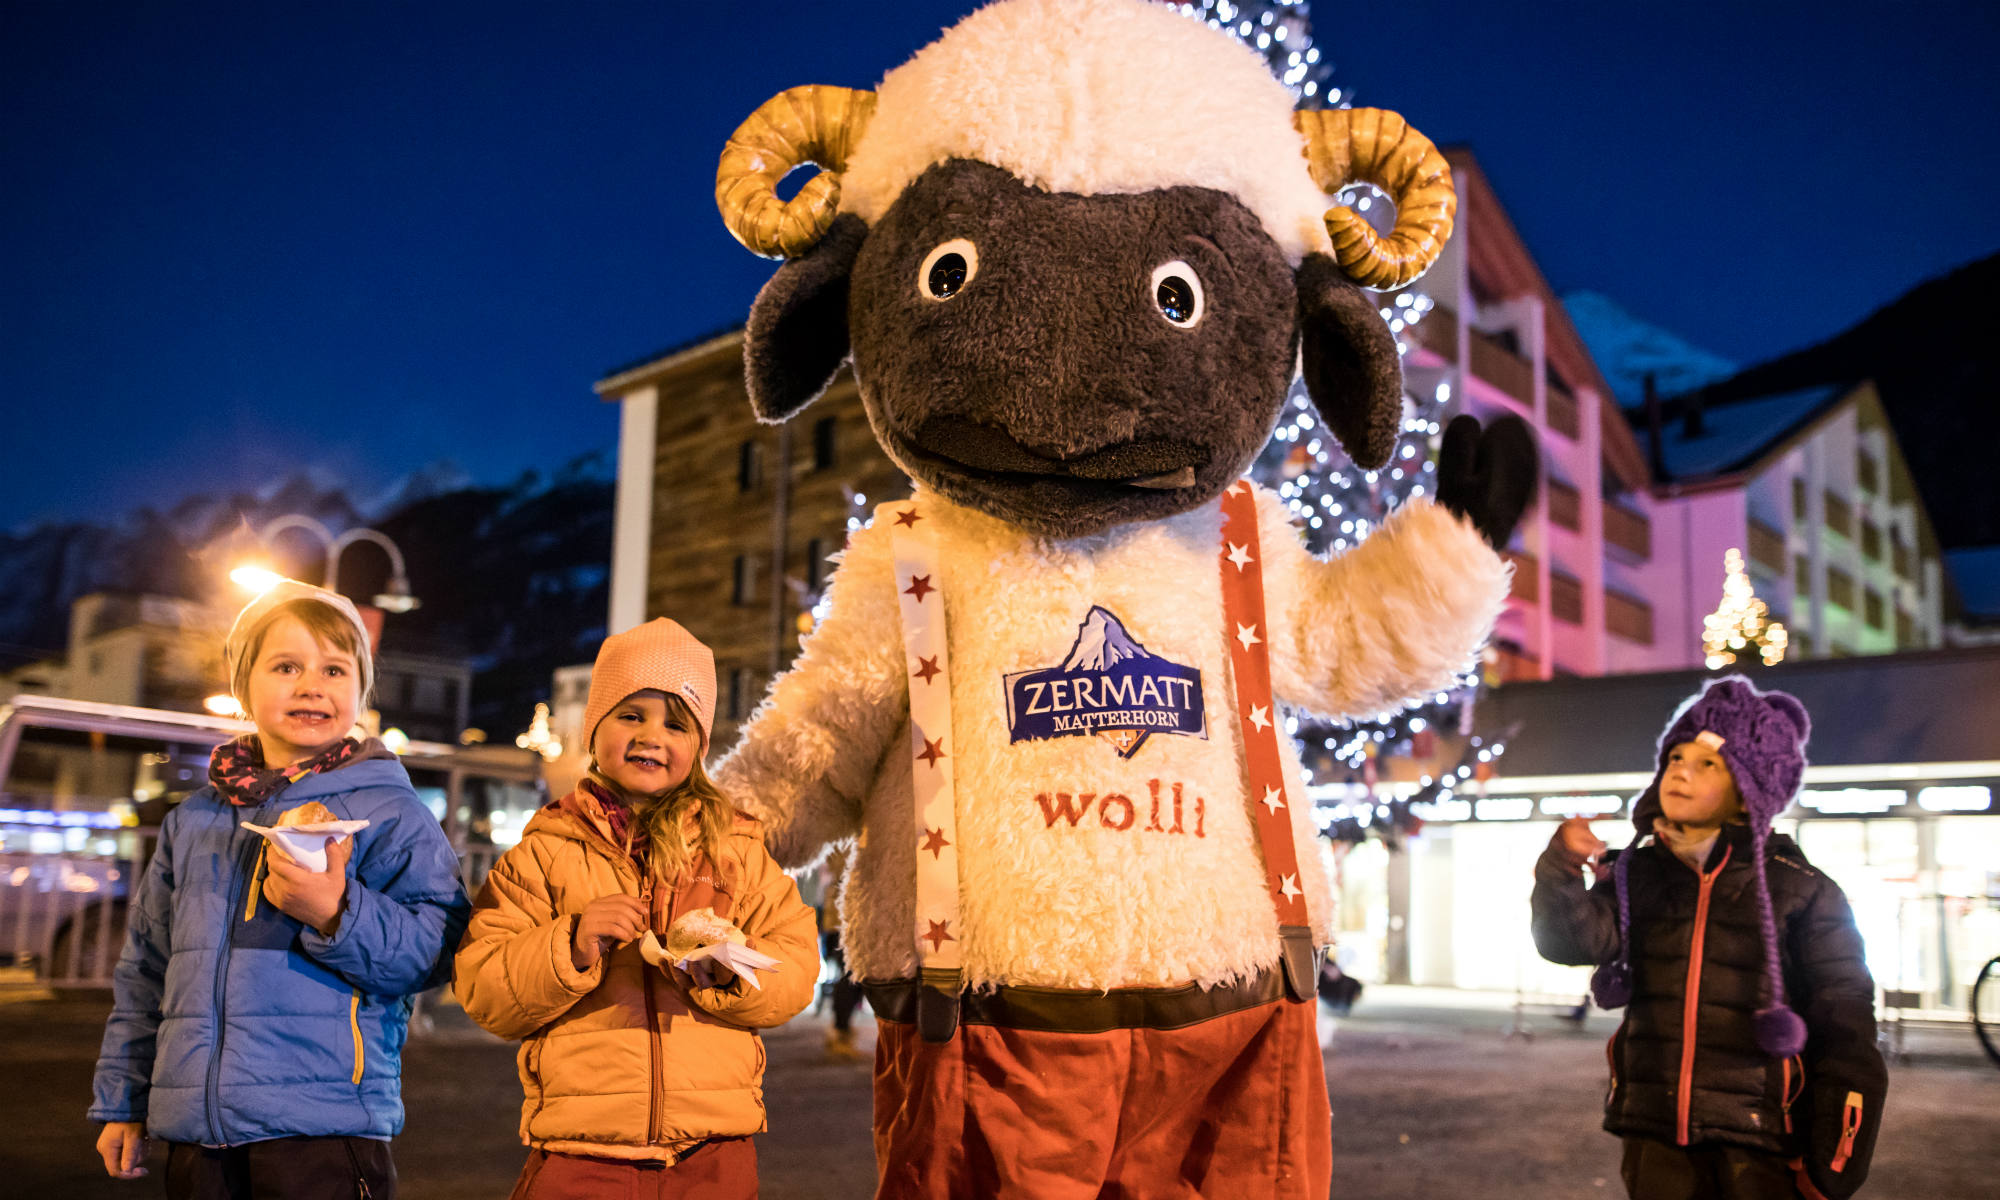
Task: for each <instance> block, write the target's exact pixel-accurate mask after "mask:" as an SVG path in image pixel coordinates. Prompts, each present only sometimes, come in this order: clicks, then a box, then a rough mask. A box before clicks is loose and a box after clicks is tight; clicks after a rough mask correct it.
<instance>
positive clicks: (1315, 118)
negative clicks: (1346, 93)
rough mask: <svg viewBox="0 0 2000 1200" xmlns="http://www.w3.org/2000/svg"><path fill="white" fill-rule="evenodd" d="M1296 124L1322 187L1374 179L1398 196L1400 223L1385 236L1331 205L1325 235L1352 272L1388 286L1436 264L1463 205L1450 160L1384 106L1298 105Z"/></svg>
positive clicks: (1364, 281)
mask: <svg viewBox="0 0 2000 1200" xmlns="http://www.w3.org/2000/svg"><path fill="white" fill-rule="evenodd" d="M1292 124H1293V126H1294V127H1296V128H1297V129H1298V131H1299V132H1300V133H1301V134H1303V135H1304V136H1305V140H1306V146H1305V155H1306V165H1307V169H1309V170H1310V171H1311V172H1312V178H1313V182H1314V183H1316V184H1318V185H1319V188H1320V190H1321V191H1323V192H1325V193H1327V194H1328V195H1330V196H1331V195H1336V194H1338V193H1339V192H1340V190H1341V189H1342V188H1346V187H1349V186H1351V185H1353V184H1356V183H1372V184H1374V185H1375V186H1376V187H1378V188H1381V189H1382V190H1383V191H1384V192H1387V193H1388V194H1389V198H1390V199H1391V200H1393V201H1394V202H1395V205H1396V227H1395V229H1393V230H1392V231H1390V233H1389V236H1388V237H1386V238H1385V237H1383V236H1381V235H1380V234H1378V233H1376V232H1375V230H1374V229H1373V228H1372V227H1371V226H1370V225H1369V224H1368V222H1367V221H1366V220H1364V219H1363V218H1362V217H1361V215H1360V214H1359V213H1356V212H1355V211H1354V210H1352V209H1350V208H1348V207H1346V206H1345V205H1341V206H1338V207H1335V208H1330V209H1328V210H1327V212H1326V232H1327V236H1329V237H1331V238H1332V239H1333V256H1334V259H1335V260H1336V261H1338V262H1339V263H1340V269H1341V270H1342V271H1343V272H1345V273H1346V275H1347V277H1348V278H1349V279H1352V280H1353V281H1354V282H1356V283H1358V284H1360V285H1361V286H1363V287H1369V288H1374V289H1376V290H1378V291H1388V290H1390V289H1392V288H1399V287H1405V286H1407V285H1409V284H1411V283H1414V282H1416V281H1417V279H1418V278H1419V277H1420V276H1422V275H1423V273H1424V272H1425V271H1428V270H1430V267H1431V264H1432V263H1434V262H1436V261H1437V256H1438V255H1439V254H1440V253H1442V252H1443V250H1444V244H1445V240H1446V239H1447V238H1449V237H1451V226H1452V220H1453V218H1454V217H1455V216H1456V215H1457V212H1458V193H1457V192H1455V191H1453V190H1452V186H1451V167H1450V165H1448V164H1447V163H1446V162H1445V161H1444V155H1442V154H1439V153H1438V149H1437V147H1436V146H1434V145H1432V144H1431V140H1430V139H1429V138H1427V137H1425V136H1424V135H1423V134H1421V133H1418V132H1417V130H1416V128H1415V127H1414V126H1412V125H1411V124H1410V123H1409V122H1408V121H1405V120H1404V119H1403V118H1402V117H1400V116H1398V115H1397V114H1395V113H1393V112H1390V111H1388V110H1387V109H1382V108H1332V109H1322V110H1318V111H1310V112H1304V111H1302V112H1295V113H1293V114H1292Z"/></svg>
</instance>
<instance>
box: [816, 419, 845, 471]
mask: <svg viewBox="0 0 2000 1200" xmlns="http://www.w3.org/2000/svg"><path fill="white" fill-rule="evenodd" d="M837 420H838V419H837V418H835V417H821V418H820V419H819V420H817V421H814V422H813V470H815V471H824V470H827V469H828V468H830V467H832V466H833V465H834V462H835V458H836V455H835V449H836V447H835V443H834V434H835V433H836V432H837V431H838V430H839V425H838V424H837Z"/></svg>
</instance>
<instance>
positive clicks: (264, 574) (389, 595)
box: [229, 513, 422, 613]
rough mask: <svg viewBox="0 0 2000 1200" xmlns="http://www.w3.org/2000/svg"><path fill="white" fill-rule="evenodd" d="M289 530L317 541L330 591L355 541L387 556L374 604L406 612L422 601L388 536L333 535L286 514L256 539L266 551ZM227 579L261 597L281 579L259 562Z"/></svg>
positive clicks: (300, 515)
mask: <svg viewBox="0 0 2000 1200" xmlns="http://www.w3.org/2000/svg"><path fill="white" fill-rule="evenodd" d="M292 529H303V530H305V531H306V532H307V533H310V534H311V535H313V537H314V538H315V539H316V540H317V541H318V542H319V544H320V546H321V547H322V549H323V550H324V553H325V561H324V566H323V567H322V569H321V573H320V578H321V579H323V580H325V582H326V589H327V590H328V591H330V592H338V591H339V590H340V556H341V555H342V554H343V553H345V552H346V550H347V548H348V547H350V546H352V545H354V543H356V542H362V541H366V542H373V543H374V544H375V545H377V546H380V547H381V548H382V550H383V552H384V553H386V554H387V555H388V556H389V583H388V586H387V587H386V588H384V589H383V591H382V592H381V593H379V594H378V595H377V596H376V597H375V599H374V601H373V603H374V605H375V607H377V608H379V609H382V610H383V611H384V612H392V613H406V612H409V611H410V610H411V609H413V608H415V607H417V606H418V605H419V604H421V603H422V601H420V600H418V599H417V598H416V597H415V596H413V595H411V594H410V579H409V575H408V573H407V572H406V571H405V570H404V566H403V552H402V550H401V549H400V548H398V547H397V545H396V543H395V542H392V541H390V540H389V537H388V535H387V534H384V533H381V532H379V531H377V530H374V529H350V530H348V531H347V532H345V533H343V534H340V535H338V536H335V534H334V532H333V531H332V530H331V529H328V528H327V527H326V525H325V524H323V523H322V522H320V521H317V520H314V519H313V518H312V517H308V516H306V515H305V514H303V513H286V514H285V515H284V516H281V517H276V518H274V519H273V520H272V521H271V523H270V524H268V525H266V526H264V528H263V529H262V530H261V531H259V532H258V534H257V540H258V541H259V542H261V543H262V544H263V545H264V547H265V548H266V549H267V550H268V549H269V548H270V546H271V544H272V540H273V539H274V538H276V537H277V536H278V535H279V534H281V533H284V532H286V531H287V530H292ZM229 578H230V580H231V581H232V582H234V583H235V584H236V585H237V586H238V587H241V588H243V589H244V590H245V591H248V592H251V593H255V594H262V593H264V592H266V591H269V590H270V589H271V588H272V587H273V586H274V585H276V584H277V583H278V582H279V581H280V580H281V579H283V578H284V576H282V575H280V574H278V573H277V572H276V571H274V570H272V569H271V568H270V567H268V566H264V565H262V564H259V563H245V564H243V565H242V566H239V567H237V568H236V569H235V570H233V571H231V572H230V573H229Z"/></svg>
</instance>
